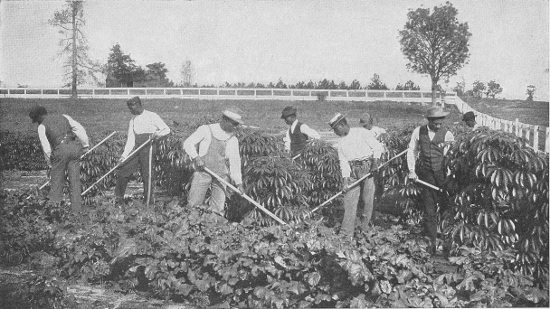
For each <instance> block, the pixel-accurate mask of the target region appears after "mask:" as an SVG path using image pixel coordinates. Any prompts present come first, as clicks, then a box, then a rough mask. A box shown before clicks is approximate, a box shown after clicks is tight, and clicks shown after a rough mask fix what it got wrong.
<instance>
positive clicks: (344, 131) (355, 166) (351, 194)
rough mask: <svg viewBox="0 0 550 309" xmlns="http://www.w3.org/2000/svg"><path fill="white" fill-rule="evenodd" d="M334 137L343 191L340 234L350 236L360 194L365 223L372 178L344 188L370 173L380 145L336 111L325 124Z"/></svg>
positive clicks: (368, 215)
mask: <svg viewBox="0 0 550 309" xmlns="http://www.w3.org/2000/svg"><path fill="white" fill-rule="evenodd" d="M328 124H329V125H330V127H331V128H332V129H333V130H334V133H336V135H338V136H339V137H340V138H339V139H338V145H337V147H336V148H337V150H338V159H339V161H340V170H341V171H342V178H343V186H344V190H345V191H346V192H345V194H344V210H345V211H344V219H343V220H342V228H341V233H342V234H343V235H345V236H346V237H353V232H354V230H355V217H356V212H357V204H358V202H359V196H360V195H361V192H362V193H363V194H362V197H363V203H364V206H365V207H364V211H363V215H362V220H361V221H362V225H364V226H366V225H368V224H369V222H370V219H371V216H372V209H373V200H374V180H373V178H372V177H369V178H367V179H365V180H364V181H363V183H362V184H359V185H358V186H355V187H353V188H351V189H349V190H347V187H348V186H349V185H350V184H351V183H353V182H354V181H357V180H358V179H359V178H361V177H362V176H364V175H365V174H367V173H370V172H374V171H375V170H376V169H377V168H378V165H379V163H380V156H381V155H382V151H383V147H382V144H380V142H378V141H377V140H376V138H375V137H374V135H373V134H372V133H370V132H369V131H367V130H365V129H363V128H350V127H349V125H348V123H347V120H346V118H345V117H344V116H343V115H342V114H340V113H337V114H336V115H335V116H334V117H333V118H332V119H331V120H330V121H329V123H328Z"/></svg>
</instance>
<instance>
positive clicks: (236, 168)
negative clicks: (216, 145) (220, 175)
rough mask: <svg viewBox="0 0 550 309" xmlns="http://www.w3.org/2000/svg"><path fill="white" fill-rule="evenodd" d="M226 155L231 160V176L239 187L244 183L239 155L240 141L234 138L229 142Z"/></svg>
mask: <svg viewBox="0 0 550 309" xmlns="http://www.w3.org/2000/svg"><path fill="white" fill-rule="evenodd" d="M225 155H226V156H227V158H228V159H229V175H230V176H231V179H232V180H233V182H234V183H235V184H236V185H237V186H238V185H240V184H242V183H243V180H242V173H241V155H240V154H239V140H237V138H236V137H232V138H230V139H229V141H227V149H226V153H225Z"/></svg>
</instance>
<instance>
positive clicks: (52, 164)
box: [29, 106, 89, 217]
mask: <svg viewBox="0 0 550 309" xmlns="http://www.w3.org/2000/svg"><path fill="white" fill-rule="evenodd" d="M29 117H30V118H31V119H32V122H33V123H38V138H39V139H40V144H41V145H42V150H43V151H44V156H45V158H46V163H47V164H48V167H49V168H50V179H51V180H50V183H51V188H50V193H49V195H48V198H49V200H50V201H52V202H54V203H59V202H61V200H62V199H63V185H64V183H65V179H66V178H65V173H67V174H68V175H69V188H70V191H71V209H72V212H73V213H74V214H75V215H76V216H77V217H80V215H81V213H80V212H81V207H82V201H81V199H80V164H79V162H78V161H79V158H80V155H82V154H83V153H84V152H86V150H87V148H88V146H89V142H88V135H87V134H86V130H85V129H84V127H82V125H81V124H80V123H78V122H77V121H75V120H74V119H72V118H71V117H69V116H68V115H64V114H63V115H62V114H48V112H47V110H46V108H44V107H43V106H35V107H33V108H31V110H30V112H29Z"/></svg>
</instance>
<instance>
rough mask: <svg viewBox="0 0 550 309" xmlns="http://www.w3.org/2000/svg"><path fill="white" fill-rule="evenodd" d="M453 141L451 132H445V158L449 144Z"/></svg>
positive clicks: (453, 137)
mask: <svg viewBox="0 0 550 309" xmlns="http://www.w3.org/2000/svg"><path fill="white" fill-rule="evenodd" d="M454 141H455V136H454V135H453V133H451V131H447V134H445V148H443V155H444V156H446V155H447V152H448V151H449V149H450V148H451V144H452V143H453V142H454Z"/></svg>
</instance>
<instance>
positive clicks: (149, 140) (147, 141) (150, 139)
mask: <svg viewBox="0 0 550 309" xmlns="http://www.w3.org/2000/svg"><path fill="white" fill-rule="evenodd" d="M152 140H153V139H152V138H149V139H148V140H146V141H145V143H143V144H141V145H139V147H138V148H136V149H135V150H134V151H132V152H131V153H130V154H129V155H128V157H126V159H124V161H122V162H120V163H118V164H117V165H115V167H113V168H112V169H110V170H109V171H108V172H107V173H106V174H105V175H103V176H101V178H99V179H98V180H97V181H96V182H94V183H93V184H92V185H91V186H90V187H88V189H86V190H84V192H82V194H80V195H81V196H84V194H86V193H88V191H90V190H91V189H92V188H93V187H95V185H97V184H98V183H99V182H100V181H102V180H103V179H104V178H105V177H107V176H108V175H109V174H111V173H112V172H113V171H114V170H116V169H117V168H119V167H120V166H121V165H122V164H124V163H126V161H128V160H129V159H130V158H131V157H132V156H133V155H134V154H136V153H137V152H138V151H140V150H141V148H143V147H145V146H147V145H148V144H149V143H151V141H152Z"/></svg>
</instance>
